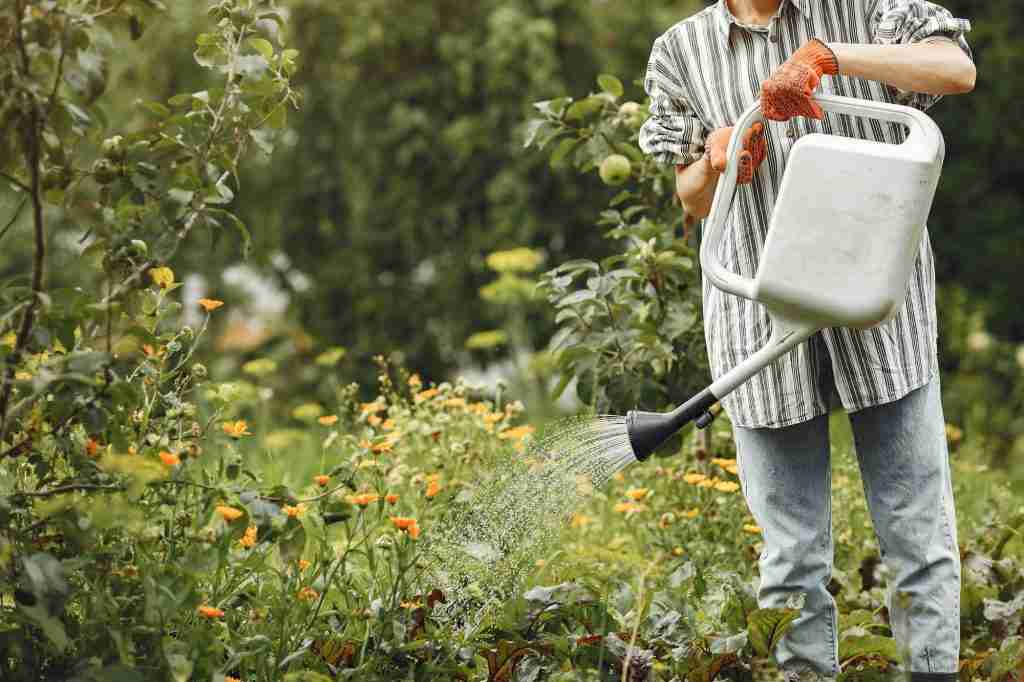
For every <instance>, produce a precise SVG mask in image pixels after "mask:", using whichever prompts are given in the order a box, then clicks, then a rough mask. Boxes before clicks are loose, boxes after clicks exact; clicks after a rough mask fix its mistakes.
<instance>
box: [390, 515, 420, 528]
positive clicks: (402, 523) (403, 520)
mask: <svg viewBox="0 0 1024 682" xmlns="http://www.w3.org/2000/svg"><path fill="white" fill-rule="evenodd" d="M390 518H391V523H392V524H394V526H395V528H397V529H398V530H409V529H410V528H412V527H413V526H415V525H416V519H414V518H412V517H411V516H392V517H390Z"/></svg>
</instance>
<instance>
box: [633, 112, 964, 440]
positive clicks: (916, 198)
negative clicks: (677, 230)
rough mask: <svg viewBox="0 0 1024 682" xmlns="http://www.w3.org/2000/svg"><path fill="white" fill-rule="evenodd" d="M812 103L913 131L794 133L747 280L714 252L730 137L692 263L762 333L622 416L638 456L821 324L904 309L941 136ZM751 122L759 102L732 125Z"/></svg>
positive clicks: (735, 146) (870, 319) (926, 123)
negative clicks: (709, 373)
mask: <svg viewBox="0 0 1024 682" xmlns="http://www.w3.org/2000/svg"><path fill="white" fill-rule="evenodd" d="M815 101H816V102H817V103H818V104H819V105H820V106H821V107H822V109H824V110H826V111H833V112H836V113H840V114H849V115H851V116H863V117H867V118H873V119H879V120H883V121H891V122H893V123H898V124H902V125H904V126H906V127H907V128H909V130H910V132H909V133H908V135H907V137H906V140H905V141H904V142H903V143H902V144H898V145H894V144H887V143H884V142H873V141H868V140H860V139H854V138H848V137H839V136H835V135H824V134H821V133H812V134H810V135H806V136H804V137H802V138H800V139H799V140H798V141H797V142H796V144H794V145H793V149H792V151H791V152H790V155H789V160H788V162H787V164H786V171H785V175H784V176H783V178H782V187H781V190H780V192H779V196H778V199H777V200H776V202H775V209H774V211H773V213H772V219H771V224H770V226H769V229H768V236H767V238H766V239H765V243H764V249H763V252H762V254H761V260H760V263H759V265H758V270H757V276H756V277H755V278H754V279H749V278H746V277H741V276H739V275H737V274H736V273H733V272H730V271H728V270H726V269H725V267H724V266H723V265H722V263H721V261H720V259H719V255H718V254H719V250H720V246H721V242H722V233H723V227H724V225H725V221H726V217H727V216H728V214H729V210H730V209H731V207H732V201H733V197H734V195H735V191H736V177H737V173H738V171H739V153H740V151H741V150H742V137H743V136H742V135H733V136H732V140H731V141H730V143H729V148H728V151H727V153H726V155H727V157H728V164H727V166H726V169H725V171H724V173H723V174H722V176H721V178H720V179H719V182H718V189H717V190H716V192H715V197H714V200H713V201H712V204H711V213H710V214H709V216H708V218H707V221H706V223H705V225H706V227H705V229H704V241H703V243H702V245H701V249H700V262H701V267H702V268H703V270H704V274H705V275H707V277H708V279H710V280H711V282H712V283H713V284H714V285H715V286H716V287H718V288H719V289H721V290H723V291H725V292H728V293H730V294H734V295H736V296H742V297H743V298H747V299H750V300H752V301H757V302H758V303H761V304H762V305H764V306H765V307H766V308H767V309H768V315H769V318H770V319H771V323H772V324H771V327H772V334H771V338H770V339H769V340H768V343H766V344H765V346H764V347H763V348H761V349H760V350H759V351H758V352H756V353H754V354H753V355H751V356H750V357H748V358H747V359H746V360H745V361H743V362H741V363H740V364H739V365H737V366H736V367H734V368H732V369H731V370H730V371H728V372H726V373H725V374H724V375H722V376H721V377H719V379H718V380H717V381H715V382H714V383H713V384H711V386H709V387H708V388H706V389H704V390H703V391H702V392H701V393H699V394H698V395H696V396H695V397H694V398H692V399H691V400H689V401H688V402H686V403H685V404H683V405H680V406H679V407H678V408H676V409H675V410H673V411H672V412H669V413H666V414H661V413H657V412H638V411H633V412H630V413H629V414H628V415H627V418H626V424H627V429H628V431H629V439H630V443H631V445H632V447H633V453H634V455H636V457H637V459H644V458H646V457H648V456H649V455H650V454H651V452H653V451H654V449H655V448H657V447H658V446H659V445H661V443H663V442H664V441H665V440H666V439H667V438H668V437H669V436H671V435H672V434H673V433H675V432H676V431H678V430H679V429H680V428H682V427H683V426H685V425H686V424H687V423H689V422H690V421H693V420H697V425H698V426H700V427H702V428H703V427H704V426H707V424H709V423H710V422H711V415H710V413H709V412H708V410H709V408H710V407H711V406H712V405H714V404H715V403H716V402H718V401H719V400H721V399H722V398H724V397H725V396H726V395H727V394H729V393H731V392H732V391H733V390H734V389H735V388H736V387H737V386H739V385H740V384H742V383H743V382H744V381H746V380H747V379H749V378H751V377H752V376H754V375H755V374H757V372H759V371H760V370H761V369H763V368H764V367H765V366H766V365H768V364H769V363H771V362H772V361H774V360H776V359H777V358H779V357H780V356H782V355H784V354H785V353H787V352H789V351H790V350H792V349H793V348H794V347H795V346H797V345H798V344H800V343H801V342H803V341H805V340H807V339H808V338H810V337H811V336H812V335H814V334H815V333H816V332H817V331H819V330H820V329H823V328H825V327H852V328H855V329H868V328H870V327H874V326H876V325H879V324H881V323H883V322H885V321H886V320H888V319H889V318H891V317H892V316H893V315H895V314H896V312H897V311H898V310H899V309H900V307H901V306H902V305H903V302H904V300H905V298H906V292H907V284H908V282H909V280H910V276H911V273H912V272H913V269H914V262H915V260H916V258H917V254H918V250H919V248H920V246H921V239H922V237H923V234H924V229H925V223H926V222H927V219H928V214H929V212H930V211H931V207H932V200H933V199H934V198H935V189H936V187H937V186H938V183H939V176H940V174H941V173H942V162H943V159H944V158H945V152H946V147H945V142H944V140H943V137H942V132H941V131H940V130H939V127H938V126H937V125H936V124H935V122H934V121H933V120H932V119H931V118H930V117H929V116H928V115H927V114H924V113H923V112H921V111H918V110H917V109H912V108H910V107H905V106H900V105H896V104H886V103H883V102H872V101H867V100H859V99H853V98H849V97H837V96H831V95H819V96H817V97H815ZM759 120H763V119H762V116H761V108H760V103H756V104H754V105H752V106H751V107H750V108H749V109H747V111H745V112H744V113H743V115H742V116H741V117H740V119H739V120H738V121H737V122H736V126H735V130H737V131H742V130H747V129H748V128H749V127H750V126H751V125H753V124H754V123H755V122H757V121H759Z"/></svg>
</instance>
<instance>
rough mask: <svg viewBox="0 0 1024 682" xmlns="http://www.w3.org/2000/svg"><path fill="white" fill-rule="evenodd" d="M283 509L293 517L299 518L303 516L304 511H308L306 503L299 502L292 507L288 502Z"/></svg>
mask: <svg viewBox="0 0 1024 682" xmlns="http://www.w3.org/2000/svg"><path fill="white" fill-rule="evenodd" d="M281 510H282V511H283V512H284V513H285V514H287V515H288V516H290V517H292V518H293V519H297V518H299V517H300V516H302V512H304V511H306V505H304V504H298V505H295V506H294V507H292V506H291V505H287V504H286V505H284V506H283V507H282V508H281Z"/></svg>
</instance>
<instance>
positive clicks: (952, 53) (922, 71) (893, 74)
mask: <svg viewBox="0 0 1024 682" xmlns="http://www.w3.org/2000/svg"><path fill="white" fill-rule="evenodd" d="M828 46H829V47H830V48H831V49H832V51H833V52H834V53H835V55H836V59H837V60H838V62H839V73H840V74H842V75H844V76H856V77H859V78H866V79H868V80H873V81H881V82H883V83H887V84H889V85H891V86H893V87H896V88H899V89H900V90H904V91H908V92H920V93H924V94H928V95H955V94H962V93H967V92H970V91H971V90H973V89H974V80H975V76H976V73H977V72H976V70H975V68H974V63H973V62H971V60H970V58H969V57H968V56H967V55H966V54H965V53H964V51H963V50H961V49H960V47H959V46H958V45H957V44H956V43H954V42H953V41H948V40H943V41H936V42H925V43H916V44H914V45H855V44H850V43H829V44H828Z"/></svg>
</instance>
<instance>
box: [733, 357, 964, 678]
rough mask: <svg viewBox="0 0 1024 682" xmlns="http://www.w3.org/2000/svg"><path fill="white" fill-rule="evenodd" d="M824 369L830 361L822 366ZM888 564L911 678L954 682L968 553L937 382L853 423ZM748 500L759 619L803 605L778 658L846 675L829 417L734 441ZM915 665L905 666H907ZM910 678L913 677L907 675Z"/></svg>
mask: <svg viewBox="0 0 1024 682" xmlns="http://www.w3.org/2000/svg"><path fill="white" fill-rule="evenodd" d="M825 356H826V357H827V353H826V354H825ZM850 423H851V426H852V428H853V435H854V442H855V446H856V450H857V458H858V461H859V464H860V471H861V476H862V478H863V480H864V493H865V495H866V497H867V502H868V507H869V509H870V512H871V519H872V522H873V523H874V527H875V534H876V536H877V538H878V544H879V548H880V549H881V554H882V560H883V561H884V562H885V565H886V566H887V567H888V568H889V571H890V575H891V578H890V579H889V591H888V594H887V599H886V605H887V607H888V609H889V614H890V619H891V623H892V627H893V634H894V636H895V638H896V640H897V642H898V644H899V645H900V648H901V650H903V651H906V650H907V647H909V654H910V660H909V666H910V667H909V670H910V671H912V672H924V673H928V672H932V673H949V672H955V671H956V670H957V668H958V662H959V651H960V552H959V549H958V547H957V533H956V515H955V511H954V505H953V488H952V483H951V479H950V469H949V452H948V449H947V445H946V434H945V419H944V417H943V414H942V402H941V399H940V391H939V379H938V378H937V377H936V378H935V379H933V380H932V381H931V382H930V383H929V384H927V385H925V386H923V387H921V388H918V389H917V390H915V391H912V392H911V393H910V394H908V395H906V396H905V397H903V398H901V399H900V400H897V401H895V402H892V403H888V404H885V405H879V406H875V407H870V408H867V409H864V410H860V411H858V412H854V413H852V414H850ZM735 437H736V446H737V463H738V466H739V472H740V480H741V482H742V485H743V493H744V496H745V497H746V500H747V505H748V506H749V507H750V511H751V513H752V514H753V515H754V518H755V520H756V521H757V523H758V525H759V526H761V528H762V529H763V531H764V550H763V551H762V553H761V556H760V559H759V568H760V573H761V583H760V588H759V590H758V604H759V606H760V607H761V608H769V607H784V606H785V604H786V600H787V598H788V597H790V596H793V595H796V594H799V593H801V592H802V593H804V594H805V595H806V601H805V603H804V607H803V610H802V612H801V615H800V617H799V618H798V619H797V620H796V621H794V623H793V626H792V629H791V630H790V631H789V632H788V633H787V634H786V635H785V637H783V638H782V640H781V642H780V643H779V645H778V647H777V648H776V650H775V660H776V663H777V664H778V665H779V667H780V668H781V669H783V670H793V671H813V672H816V673H818V674H819V675H821V676H825V677H832V676H835V675H836V674H838V672H839V661H838V637H839V634H840V633H839V632H838V624H837V618H836V603H835V600H834V599H833V598H832V595H831V594H830V593H829V592H828V591H827V590H826V586H827V585H828V583H829V580H830V577H831V573H832V558H833V556H832V551H833V546H832V501H831V485H832V482H831V470H830V462H829V432H828V416H827V415H822V416H819V417H816V418H814V419H812V420H810V421H807V422H803V423H800V424H795V425H793V426H788V427H784V428H779V429H745V428H736V429H735ZM907 663H908V662H907V661H905V662H904V665H906V664H907ZM904 669H908V668H904Z"/></svg>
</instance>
